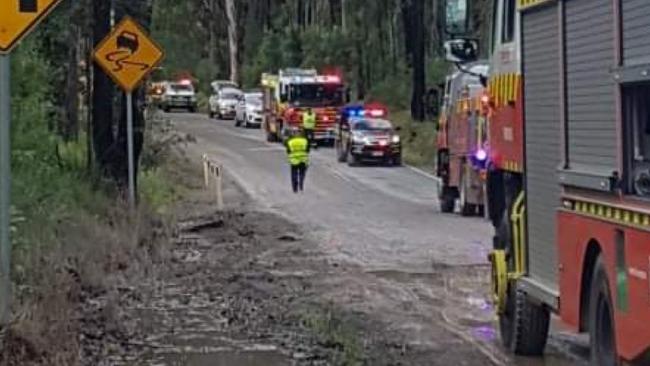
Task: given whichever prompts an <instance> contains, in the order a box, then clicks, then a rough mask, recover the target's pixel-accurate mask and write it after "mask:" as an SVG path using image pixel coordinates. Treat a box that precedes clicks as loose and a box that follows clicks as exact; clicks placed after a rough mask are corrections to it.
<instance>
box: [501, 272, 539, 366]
mask: <svg viewBox="0 0 650 366" xmlns="http://www.w3.org/2000/svg"><path fill="white" fill-rule="evenodd" d="M513 285H514V284H511V286H509V289H508V295H507V296H508V298H507V299H506V307H505V311H504V312H503V314H500V315H499V329H500V332H501V341H502V342H503V345H504V346H505V347H506V348H507V349H508V350H510V351H511V352H512V353H514V354H516V355H520V356H540V355H542V354H543V353H544V348H545V347H546V340H547V338H548V329H549V323H550V322H549V321H550V313H549V311H548V309H546V308H545V307H544V306H543V305H540V304H537V303H534V302H532V301H531V300H530V299H529V298H528V295H527V294H526V293H525V292H523V291H520V290H516V289H515V288H514V286H513Z"/></svg>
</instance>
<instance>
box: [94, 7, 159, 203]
mask: <svg viewBox="0 0 650 366" xmlns="http://www.w3.org/2000/svg"><path fill="white" fill-rule="evenodd" d="M163 57H164V53H163V51H162V48H161V47H159V46H158V45H157V44H156V43H155V42H154V41H153V40H152V39H151V38H149V36H148V35H147V33H146V32H145V31H144V30H143V29H142V28H141V27H140V26H139V25H138V23H136V22H135V21H134V20H133V19H131V18H130V17H125V18H124V19H123V20H122V21H121V22H120V23H119V24H118V25H117V26H116V27H115V28H113V30H112V31H111V33H110V34H109V35H108V36H107V37H106V38H104V40H103V41H102V42H101V43H100V44H99V45H98V46H97V48H96V49H95V53H94V59H95V62H96V63H97V64H98V65H99V66H100V67H101V68H102V69H103V70H104V72H106V73H107V74H108V75H109V76H110V77H111V78H112V79H113V81H114V82H115V83H116V84H117V85H119V86H120V87H121V88H122V90H124V92H125V93H126V134H127V136H126V140H127V150H128V151H127V153H128V161H129V162H128V164H129V204H130V205H131V207H132V208H135V205H136V192H135V157H134V148H133V90H134V89H135V88H137V87H138V85H139V84H140V82H142V80H143V79H144V78H145V77H146V76H147V75H149V73H151V72H152V71H153V70H154V69H155V68H156V66H158V64H159V63H160V61H162V59H163Z"/></svg>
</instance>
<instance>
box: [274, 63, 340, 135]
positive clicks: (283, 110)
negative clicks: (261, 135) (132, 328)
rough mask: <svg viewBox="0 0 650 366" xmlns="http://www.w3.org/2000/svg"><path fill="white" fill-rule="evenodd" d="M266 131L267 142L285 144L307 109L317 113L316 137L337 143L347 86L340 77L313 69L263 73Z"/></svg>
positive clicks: (300, 122)
mask: <svg viewBox="0 0 650 366" xmlns="http://www.w3.org/2000/svg"><path fill="white" fill-rule="evenodd" d="M262 88H263V91H264V111H265V113H264V123H263V126H264V130H265V132H266V136H267V140H268V141H269V142H273V141H283V140H284V138H285V137H286V135H287V132H288V131H289V129H290V128H291V127H292V126H299V125H301V124H302V114H303V112H304V111H305V110H306V108H311V109H312V110H313V111H314V112H315V113H316V128H315V130H314V138H315V140H316V141H317V142H329V143H331V144H333V143H334V139H335V131H336V123H337V119H338V118H339V112H340V108H341V107H342V106H343V105H344V104H345V101H346V100H345V99H346V98H345V87H344V84H343V82H342V80H341V77H340V76H338V75H319V74H318V72H317V71H316V70H314V69H292V68H290V69H282V70H280V71H279V73H278V74H277V75H272V74H263V75H262Z"/></svg>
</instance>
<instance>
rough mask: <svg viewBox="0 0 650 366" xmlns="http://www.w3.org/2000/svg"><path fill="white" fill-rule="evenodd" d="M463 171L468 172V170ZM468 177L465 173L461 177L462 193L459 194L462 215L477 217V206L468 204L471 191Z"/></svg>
mask: <svg viewBox="0 0 650 366" xmlns="http://www.w3.org/2000/svg"><path fill="white" fill-rule="evenodd" d="M463 170H464V171H465V172H467V169H463ZM467 176H468V174H467V173H465V174H463V175H462V176H461V177H460V192H459V193H458V196H459V201H460V214H461V215H463V216H474V215H476V205H475V204H473V203H469V202H467V191H468V190H469V187H468V184H469V179H467Z"/></svg>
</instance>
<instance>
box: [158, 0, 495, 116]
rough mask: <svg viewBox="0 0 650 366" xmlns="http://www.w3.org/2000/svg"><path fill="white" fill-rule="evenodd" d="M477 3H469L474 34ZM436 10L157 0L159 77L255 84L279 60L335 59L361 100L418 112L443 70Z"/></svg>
mask: <svg viewBox="0 0 650 366" xmlns="http://www.w3.org/2000/svg"><path fill="white" fill-rule="evenodd" d="M484 2H485V1H479V2H476V4H477V6H476V7H475V8H474V10H475V14H476V16H475V22H474V24H475V29H476V30H477V35H480V34H481V33H482V32H480V30H481V29H482V28H483V27H484V23H485V22H483V21H482V19H484V18H485V13H486V9H485V5H484V4H483V3H484ZM443 14H444V1H441V0H378V1H364V0H239V1H234V0H233V1H230V0H189V1H183V2H179V1H174V0H158V1H156V2H155V4H154V15H153V29H152V31H153V34H154V35H155V37H156V38H157V39H158V40H159V41H160V42H161V43H162V44H163V45H164V47H165V49H166V50H167V62H166V64H165V68H166V69H165V70H164V73H163V75H164V76H165V77H172V76H173V75H174V73H176V72H179V71H188V72H192V73H193V74H194V75H195V76H196V77H197V78H198V79H199V80H200V81H207V80H210V79H217V78H219V79H223V78H231V79H233V80H236V81H239V82H241V83H242V84H243V85H244V86H246V87H255V86H257V85H258V84H259V77H260V74H261V73H262V72H267V71H276V70H277V69H279V68H281V67H296V66H305V67H315V68H318V69H328V68H336V69H340V70H343V71H344V73H345V76H346V80H347V81H348V83H350V84H351V86H352V87H353V88H352V89H353V91H354V92H355V94H356V96H357V97H358V98H359V99H379V100H380V101H384V102H389V103H390V104H391V106H392V107H394V108H397V109H410V110H411V114H412V116H413V117H414V119H417V120H422V119H423V118H424V109H423V108H424V106H423V95H424V93H425V91H426V90H427V89H428V88H430V87H434V86H435V85H437V83H438V82H440V80H441V78H442V77H443V75H444V74H445V73H446V72H447V70H448V65H447V64H446V63H445V62H444V61H443V60H442V54H441V52H442V42H443V41H444V40H445V33H444V17H443V16H442V15H443ZM180 19H193V20H195V21H193V22H191V23H189V24H188V22H186V21H180ZM207 85H208V83H203V86H204V87H205V86H207Z"/></svg>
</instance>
